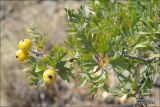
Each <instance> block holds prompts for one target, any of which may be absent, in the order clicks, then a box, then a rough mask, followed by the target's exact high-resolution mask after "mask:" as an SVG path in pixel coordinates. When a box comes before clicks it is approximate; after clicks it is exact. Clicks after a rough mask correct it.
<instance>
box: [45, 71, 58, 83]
mask: <svg viewBox="0 0 160 107" xmlns="http://www.w3.org/2000/svg"><path fill="white" fill-rule="evenodd" d="M56 80H57V74H56V72H55V70H54V69H48V70H46V71H45V72H44V73H43V81H44V82H45V84H52V83H54V82H55V81H56Z"/></svg>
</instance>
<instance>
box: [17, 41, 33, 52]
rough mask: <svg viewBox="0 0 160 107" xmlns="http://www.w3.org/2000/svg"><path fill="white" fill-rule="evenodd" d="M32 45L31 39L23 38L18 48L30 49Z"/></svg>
mask: <svg viewBox="0 0 160 107" xmlns="http://www.w3.org/2000/svg"><path fill="white" fill-rule="evenodd" d="M30 47H31V41H30V40H29V39H24V40H21V41H20V42H19V43H18V48H19V49H22V50H23V51H28V50H29V49H30Z"/></svg>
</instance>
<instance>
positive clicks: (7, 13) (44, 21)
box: [0, 0, 160, 107]
mask: <svg viewBox="0 0 160 107" xmlns="http://www.w3.org/2000/svg"><path fill="white" fill-rule="evenodd" d="M86 2H87V1H73V0H70V1H58V0H57V1H56V0H55V1H50V0H47V1H42V0H37V1H34V0H33V1H16V0H14V1H10V0H9V1H5V0H3V1H1V3H0V7H1V10H0V13H1V14H0V24H1V28H0V33H1V36H0V39H1V78H0V79H1V94H0V95H1V106H5V105H6V106H9V105H12V106H13V105H14V106H44V107H45V106H47V105H56V106H64V105H68V106H69V105H72V106H73V105H76V106H83V105H85V106H87V105H88V106H91V105H92V106H96V105H103V106H104V105H106V104H114V105H115V106H116V105H117V104H120V103H125V104H127V107H130V106H131V105H128V104H130V103H133V102H134V101H135V99H132V98H131V99H128V100H126V101H121V100H118V99H117V98H114V97H112V96H111V95H110V94H109V93H106V92H99V93H98V95H97V97H96V98H95V99H93V98H92V97H91V96H89V95H88V92H89V90H88V89H87V88H79V87H77V86H76V84H75V83H74V82H72V83H65V82H64V81H62V80H61V79H59V80H58V82H57V83H56V84H54V86H52V87H41V88H36V87H33V88H28V87H27V86H26V80H25V79H24V73H23V72H22V69H23V64H19V63H18V62H17V61H16V58H15V51H16V50H17V43H18V41H19V40H21V39H23V38H25V37H27V34H26V31H25V29H26V28H27V27H29V26H32V25H35V26H37V27H38V28H39V30H40V31H42V32H45V33H47V34H48V45H47V48H50V47H51V46H52V44H55V43H61V42H63V41H64V40H65V39H66V33H65V22H66V13H65V11H64V8H72V9H76V8H78V7H79V6H80V4H86ZM111 81H112V80H111ZM113 83H114V80H113ZM154 90H155V91H154V93H155V92H156V93H160V91H159V89H157V88H156V89H154ZM155 95H157V94H155ZM154 98H155V100H158V99H159V96H157V97H154Z"/></svg>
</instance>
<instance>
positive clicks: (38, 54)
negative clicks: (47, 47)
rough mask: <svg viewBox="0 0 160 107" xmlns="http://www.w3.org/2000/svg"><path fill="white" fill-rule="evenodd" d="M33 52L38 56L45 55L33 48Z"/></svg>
mask: <svg viewBox="0 0 160 107" xmlns="http://www.w3.org/2000/svg"><path fill="white" fill-rule="evenodd" d="M31 52H32V53H34V54H35V55H36V56H43V54H42V53H39V52H36V51H33V50H31Z"/></svg>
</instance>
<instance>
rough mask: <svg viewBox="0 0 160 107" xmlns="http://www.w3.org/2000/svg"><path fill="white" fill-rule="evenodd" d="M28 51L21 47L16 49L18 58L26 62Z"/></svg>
mask: <svg viewBox="0 0 160 107" xmlns="http://www.w3.org/2000/svg"><path fill="white" fill-rule="evenodd" d="M28 57H29V56H28V52H24V51H22V50H21V49H18V50H17V51H16V58H17V59H18V60H19V61H20V62H24V61H25V60H26V59H28Z"/></svg>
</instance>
